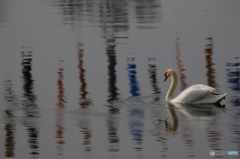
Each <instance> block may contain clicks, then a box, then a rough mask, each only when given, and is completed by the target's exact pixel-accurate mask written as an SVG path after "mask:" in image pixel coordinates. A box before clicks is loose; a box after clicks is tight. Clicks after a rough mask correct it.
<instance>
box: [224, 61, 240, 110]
mask: <svg viewBox="0 0 240 159" xmlns="http://www.w3.org/2000/svg"><path fill="white" fill-rule="evenodd" d="M236 60H239V57H236ZM226 67H227V69H226V71H227V82H228V84H229V89H231V90H232V91H233V92H234V95H233V96H232V97H231V99H230V102H231V103H232V104H233V105H234V106H237V107H238V106H240V96H239V92H240V62H238V61H236V62H228V63H226Z"/></svg>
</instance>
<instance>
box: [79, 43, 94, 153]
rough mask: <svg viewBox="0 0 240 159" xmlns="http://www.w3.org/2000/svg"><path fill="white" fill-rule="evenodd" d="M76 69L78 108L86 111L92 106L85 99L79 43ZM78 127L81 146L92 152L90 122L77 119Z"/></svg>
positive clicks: (80, 46)
mask: <svg viewBox="0 0 240 159" xmlns="http://www.w3.org/2000/svg"><path fill="white" fill-rule="evenodd" d="M77 47H78V48H77V49H78V69H79V81H80V83H81V86H80V89H79V91H80V99H79V107H80V108H83V109H87V108H89V107H90V106H92V100H91V99H89V98H88V97H87V95H88V92H87V90H86V89H87V83H86V79H85V73H86V70H85V69H84V67H83V63H84V61H83V55H84V53H83V51H84V50H83V44H82V43H79V44H78V46H77ZM78 120H79V122H78V124H77V125H78V126H79V128H80V129H81V132H82V133H83V135H84V142H83V145H84V146H85V151H86V152H90V151H92V148H91V147H90V145H91V138H92V130H91V128H90V122H89V119H88V118H87V117H85V118H79V119H78Z"/></svg>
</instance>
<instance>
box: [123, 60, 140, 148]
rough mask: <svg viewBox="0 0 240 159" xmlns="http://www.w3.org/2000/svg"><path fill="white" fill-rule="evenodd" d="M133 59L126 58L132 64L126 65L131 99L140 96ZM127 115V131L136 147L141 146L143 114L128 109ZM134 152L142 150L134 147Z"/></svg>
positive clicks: (138, 110)
mask: <svg viewBox="0 0 240 159" xmlns="http://www.w3.org/2000/svg"><path fill="white" fill-rule="evenodd" d="M134 60H135V59H134V58H128V59H127V61H129V62H130V61H131V62H132V63H128V67H127V70H128V72H129V74H128V76H129V81H130V93H131V95H132V96H133V97H135V96H140V95H141V94H140V87H139V85H138V81H137V76H136V75H137V71H136V68H137V65H136V64H134V63H133V62H134ZM129 115H130V117H131V120H130V121H129V131H130V134H131V135H132V136H133V139H132V140H134V141H136V144H137V145H141V144H142V141H143V139H142V137H143V130H142V129H143V126H144V124H143V123H142V121H141V119H142V118H144V112H143V110H141V109H130V111H129ZM134 149H135V150H136V151H140V150H142V147H134Z"/></svg>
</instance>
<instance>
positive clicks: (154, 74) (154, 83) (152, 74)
mask: <svg viewBox="0 0 240 159" xmlns="http://www.w3.org/2000/svg"><path fill="white" fill-rule="evenodd" d="M148 61H149V62H155V61H156V58H155V57H152V58H148ZM148 66H149V68H148V72H149V77H150V83H151V85H152V89H153V93H154V94H159V93H161V90H160V88H159V86H158V80H157V71H156V70H157V67H156V64H155V63H150V64H148ZM158 100H159V99H158Z"/></svg>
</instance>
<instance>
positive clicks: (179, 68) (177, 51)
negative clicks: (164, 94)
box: [176, 38, 187, 90]
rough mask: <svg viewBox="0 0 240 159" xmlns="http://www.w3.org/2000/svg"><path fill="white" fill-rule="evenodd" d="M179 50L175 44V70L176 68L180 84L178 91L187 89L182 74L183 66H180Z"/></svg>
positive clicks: (184, 77)
mask: <svg viewBox="0 0 240 159" xmlns="http://www.w3.org/2000/svg"><path fill="white" fill-rule="evenodd" d="M179 39H180V38H177V40H179ZM180 51H181V49H180V45H179V43H178V42H177V44H176V60H177V63H176V64H177V68H178V70H179V71H178V74H179V76H180V83H181V87H180V89H181V90H184V89H186V88H187V83H186V81H185V80H186V76H185V74H184V71H185V69H184V68H183V65H182V60H181V53H180Z"/></svg>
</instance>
